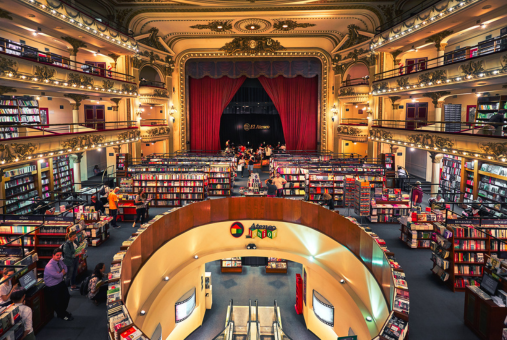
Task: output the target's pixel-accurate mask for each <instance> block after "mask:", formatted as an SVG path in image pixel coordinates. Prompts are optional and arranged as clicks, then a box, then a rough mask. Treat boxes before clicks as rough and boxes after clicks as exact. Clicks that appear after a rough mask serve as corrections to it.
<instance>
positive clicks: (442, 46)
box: [437, 43, 447, 66]
mask: <svg viewBox="0 0 507 340" xmlns="http://www.w3.org/2000/svg"><path fill="white" fill-rule="evenodd" d="M446 46H447V43H440V45H439V46H437V57H438V58H439V59H437V66H440V65H443V64H444V58H443V56H444V52H445V47H446Z"/></svg>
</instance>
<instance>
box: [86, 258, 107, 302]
mask: <svg viewBox="0 0 507 340" xmlns="http://www.w3.org/2000/svg"><path fill="white" fill-rule="evenodd" d="M105 270H106V265H105V264H104V263H102V262H101V263H99V264H97V265H96V266H95V270H94V271H93V274H92V277H91V279H90V281H89V282H88V299H90V300H92V301H93V303H94V304H95V305H98V304H99V302H104V301H106V300H107V282H105V281H106V280H104V271H105Z"/></svg>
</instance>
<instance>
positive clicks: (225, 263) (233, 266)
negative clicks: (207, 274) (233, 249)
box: [220, 257, 243, 273]
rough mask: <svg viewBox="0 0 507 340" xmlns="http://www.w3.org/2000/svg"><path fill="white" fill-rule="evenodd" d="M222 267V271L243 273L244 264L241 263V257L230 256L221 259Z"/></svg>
mask: <svg viewBox="0 0 507 340" xmlns="http://www.w3.org/2000/svg"><path fill="white" fill-rule="evenodd" d="M220 267H221V271H222V273H242V272H243V265H242V264H241V257H230V258H226V259H222V260H220Z"/></svg>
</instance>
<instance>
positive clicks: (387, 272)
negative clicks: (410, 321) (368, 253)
mask: <svg viewBox="0 0 507 340" xmlns="http://www.w3.org/2000/svg"><path fill="white" fill-rule="evenodd" d="M379 283H381V285H380V287H381V288H382V292H383V293H384V297H385V298H386V300H387V301H388V303H389V309H391V307H392V303H393V302H394V299H392V296H393V295H392V292H393V291H394V285H392V283H393V274H392V272H391V268H390V266H389V263H388V262H387V259H386V257H385V256H384V264H383V265H382V281H381V282H379Z"/></svg>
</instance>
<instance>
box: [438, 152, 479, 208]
mask: <svg viewBox="0 0 507 340" xmlns="http://www.w3.org/2000/svg"><path fill="white" fill-rule="evenodd" d="M461 175H462V171H461V157H457V156H452V155H444V157H443V159H442V171H441V173H440V190H441V191H442V197H443V198H444V200H445V201H446V202H459V201H460V194H459V192H460V188H461V179H462V177H461ZM472 177H473V175H472Z"/></svg>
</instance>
